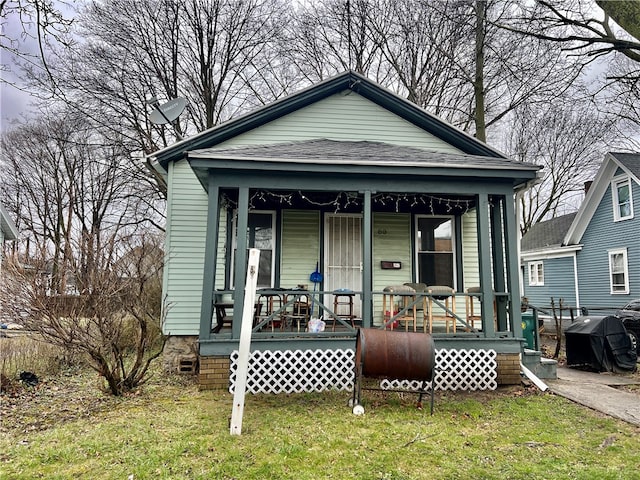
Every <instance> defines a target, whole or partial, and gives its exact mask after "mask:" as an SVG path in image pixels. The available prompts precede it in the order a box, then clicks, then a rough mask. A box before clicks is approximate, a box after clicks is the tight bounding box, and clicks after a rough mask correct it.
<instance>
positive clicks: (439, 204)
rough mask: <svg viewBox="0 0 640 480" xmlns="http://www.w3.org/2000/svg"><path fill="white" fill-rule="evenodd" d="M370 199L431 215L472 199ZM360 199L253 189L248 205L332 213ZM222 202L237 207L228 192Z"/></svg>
mask: <svg viewBox="0 0 640 480" xmlns="http://www.w3.org/2000/svg"><path fill="white" fill-rule="evenodd" d="M371 200H372V202H373V204H374V205H379V206H383V207H392V208H394V210H395V211H396V213H399V212H401V211H402V210H403V205H404V206H405V207H404V208H409V209H414V208H416V207H417V208H419V209H420V208H421V205H423V206H425V207H426V208H425V210H426V212H425V213H428V214H431V215H437V214H442V213H443V211H446V213H456V214H464V213H467V212H468V211H469V210H471V209H472V208H473V207H474V205H475V201H474V200H470V199H457V198H450V197H438V196H435V195H428V194H406V193H380V194H376V195H373V196H372V197H371ZM362 201H363V200H362V198H361V197H360V196H359V195H358V194H356V193H354V192H337V193H336V195H335V197H333V196H330V197H328V198H327V194H326V192H305V193H303V192H302V191H300V190H299V191H297V192H287V193H276V192H272V191H269V190H256V191H254V193H253V194H252V195H251V198H250V199H249V208H250V209H256V208H259V207H264V206H265V205H269V204H273V203H277V204H279V205H281V206H290V207H291V206H294V205H296V204H299V203H305V204H307V205H313V206H315V207H321V208H326V207H330V208H333V209H334V213H338V212H340V211H345V210H349V209H351V210H353V209H354V208H358V207H362ZM221 203H222V205H224V206H226V207H231V208H236V207H237V201H235V200H233V199H231V198H229V197H228V196H227V194H225V193H222V194H221Z"/></svg>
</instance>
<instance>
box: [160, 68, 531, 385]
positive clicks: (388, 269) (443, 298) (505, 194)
mask: <svg viewBox="0 0 640 480" xmlns="http://www.w3.org/2000/svg"><path fill="white" fill-rule="evenodd" d="M149 160H150V161H151V163H152V164H153V165H154V166H155V167H156V168H157V169H158V170H159V171H160V172H161V173H162V174H163V175H165V176H166V179H167V185H168V203H167V235H166V245H165V247H166V262H165V268H164V272H163V275H164V280H163V289H164V294H163V298H165V305H166V308H165V323H164V332H165V333H166V334H168V335H170V340H169V342H168V350H167V354H168V356H167V358H168V359H169V361H170V362H171V365H172V366H173V368H183V367H184V368H185V369H186V370H188V369H189V368H191V367H190V366H193V368H196V367H195V365H196V363H195V361H193V360H190V359H189V357H190V356H191V355H197V358H198V364H199V374H200V382H201V385H202V387H203V388H220V387H222V388H229V387H230V388H233V386H234V378H235V377H234V375H235V373H234V372H235V368H236V359H237V349H238V342H239V337H240V327H241V322H240V321H239V320H240V319H241V318H242V313H243V312H242V310H243V304H244V286H245V278H246V265H247V255H248V254H247V251H248V249H249V248H258V249H259V250H260V264H259V268H258V280H257V281H258V288H259V296H258V299H257V303H256V305H255V308H254V311H253V312H252V315H253V316H254V318H255V321H254V327H253V332H252V360H251V362H252V363H251V365H252V366H250V377H251V378H250V379H249V380H248V388H249V390H250V391H277V392H280V391H299V390H314V389H315V390H317V389H323V388H349V385H350V383H351V382H352V377H353V373H352V372H353V355H354V354H353V350H354V347H355V336H356V332H357V328H358V327H363V328H389V329H391V328H400V329H402V330H411V331H413V330H414V329H415V330H417V331H431V332H432V333H433V336H434V341H435V346H436V351H437V360H436V361H437V362H438V363H439V366H441V367H442V370H441V373H440V374H439V375H440V378H439V379H438V386H439V387H440V388H466V389H476V388H495V386H496V385H497V384H500V383H519V382H520V355H521V354H522V353H523V344H524V340H523V335H522V326H521V314H520V289H519V270H518V265H519V261H518V249H517V236H518V234H517V232H518V221H517V218H516V213H515V207H514V193H515V192H516V191H518V190H519V189H524V188H527V186H528V185H530V184H531V182H533V181H535V179H536V175H537V172H538V170H539V167H538V166H535V165H532V164H528V163H522V162H516V161H513V160H511V159H509V158H507V157H506V156H505V155H503V154H501V153H500V152H498V151H496V150H495V149H493V148H491V147H489V146H488V145H486V144H484V143H482V142H480V141H478V140H476V139H475V138H473V137H471V136H469V135H467V134H466V133H464V132H462V131H460V130H458V129H456V128H454V127H453V126H451V125H449V124H447V123H446V122H444V121H442V120H440V119H438V118H436V117H435V116H433V115H431V114H429V113H427V112H426V111H424V110H423V109H421V108H419V107H417V106H416V105H414V104H412V103H411V102H409V101H407V100H405V99H403V98H400V97H399V96H397V95H395V94H393V93H391V92H390V91H388V90H386V89H384V88H382V87H381V86H379V85H377V84H375V83H373V82H371V81H370V80H368V79H367V78H365V77H363V76H361V75H359V74H357V73H354V72H351V71H348V72H345V73H343V74H341V75H338V76H336V77H333V78H330V79H328V80H325V81H323V82H321V83H318V84H316V85H313V86H311V87H310V88H307V89H305V90H302V91H300V92H298V93H296V94H294V95H291V96H289V97H286V98H283V99H281V100H278V101H276V102H274V103H272V104H270V105H267V106H265V107H263V108H260V109H258V110H256V111H254V112H251V113H249V114H247V115H244V116H242V117H240V118H238V119H235V120H232V121H229V122H227V123H224V124H222V125H219V126H217V127H214V128H211V129H209V130H207V131H204V132H202V133H200V134H197V135H195V136H193V137H191V138H188V139H185V140H183V141H180V142H178V143H176V144H174V145H172V146H170V147H167V148H165V149H163V150H160V151H158V152H155V153H154V154H153V155H152V156H151V158H150V159H149ZM405 284H409V285H405ZM472 305H473V306H475V310H474V313H473V314H471V312H470V308H471V306H472ZM311 317H322V318H323V319H324V321H325V323H326V327H325V329H324V331H320V332H318V331H310V330H313V329H309V328H308V326H309V321H310V319H311Z"/></svg>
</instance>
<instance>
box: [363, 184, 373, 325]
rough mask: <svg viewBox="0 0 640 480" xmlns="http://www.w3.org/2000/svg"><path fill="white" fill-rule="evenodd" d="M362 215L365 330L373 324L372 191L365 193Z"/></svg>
mask: <svg viewBox="0 0 640 480" xmlns="http://www.w3.org/2000/svg"><path fill="white" fill-rule="evenodd" d="M363 193H364V205H363V213H362V292H363V294H362V322H363V326H364V327H365V328H367V327H370V326H371V324H372V322H373V295H372V294H371V292H372V290H373V270H372V265H373V247H372V241H373V214H372V208H371V190H365V191H364V192H363Z"/></svg>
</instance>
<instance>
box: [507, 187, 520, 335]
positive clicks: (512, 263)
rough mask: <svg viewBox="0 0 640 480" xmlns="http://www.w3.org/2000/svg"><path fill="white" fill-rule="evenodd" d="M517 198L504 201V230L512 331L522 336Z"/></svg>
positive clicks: (508, 198)
mask: <svg viewBox="0 0 640 480" xmlns="http://www.w3.org/2000/svg"><path fill="white" fill-rule="evenodd" d="M514 204H515V200H514V197H513V195H510V196H508V197H506V199H505V202H504V215H505V217H506V225H505V232H504V237H505V238H504V241H505V243H506V245H507V249H506V251H507V259H506V261H507V282H508V285H509V292H511V296H510V297H511V304H510V305H509V311H510V312H511V314H510V318H511V331H512V332H513V335H514V336H516V337H522V315H521V310H520V307H521V302H520V296H521V295H522V293H521V292H520V259H519V257H518V241H519V235H518V230H519V228H520V226H519V225H518V217H517V215H516V211H515V205H514Z"/></svg>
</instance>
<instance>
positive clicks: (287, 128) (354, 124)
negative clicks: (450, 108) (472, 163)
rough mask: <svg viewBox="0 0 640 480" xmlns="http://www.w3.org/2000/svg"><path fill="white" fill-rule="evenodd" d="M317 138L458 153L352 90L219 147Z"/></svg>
mask: <svg viewBox="0 0 640 480" xmlns="http://www.w3.org/2000/svg"><path fill="white" fill-rule="evenodd" d="M347 93H348V94H347ZM316 138H327V139H331V140H372V141H378V142H388V143H393V144H395V145H405V146H412V147H421V148H425V149H428V150H430V151H437V152H448V153H460V150H458V149H457V148H455V147H453V146H451V145H449V144H448V143H446V142H444V141H443V140H440V139H439V138H437V137H435V136H433V135H432V134H430V133H428V132H425V131H424V130H422V129H420V128H418V127H416V126H415V125H413V124H412V123H410V122H408V121H406V120H404V119H402V118H400V117H398V116H396V115H394V114H393V113H390V112H389V111H387V110H385V109H384V108H382V107H380V106H379V105H376V104H375V103H373V102H371V101H369V100H367V99H365V98H364V97H362V96H360V95H358V94H357V93H354V92H352V91H347V92H345V93H340V94H337V95H332V96H330V97H328V98H326V99H324V100H322V101H320V102H317V103H314V104H312V105H310V106H308V107H305V108H301V109H300V110H297V111H295V112H293V113H290V114H289V115H286V116H284V117H282V118H279V119H277V120H274V121H272V122H270V123H268V124H266V125H263V126H262V127H260V128H259V129H256V130H253V131H250V132H247V133H244V134H241V135H238V136H237V137H235V138H233V139H231V140H228V141H226V142H223V143H221V144H220V145H219V147H221V148H223V147H224V148H228V147H232V146H245V145H256V144H270V143H282V142H291V141H302V140H311V139H316Z"/></svg>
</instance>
